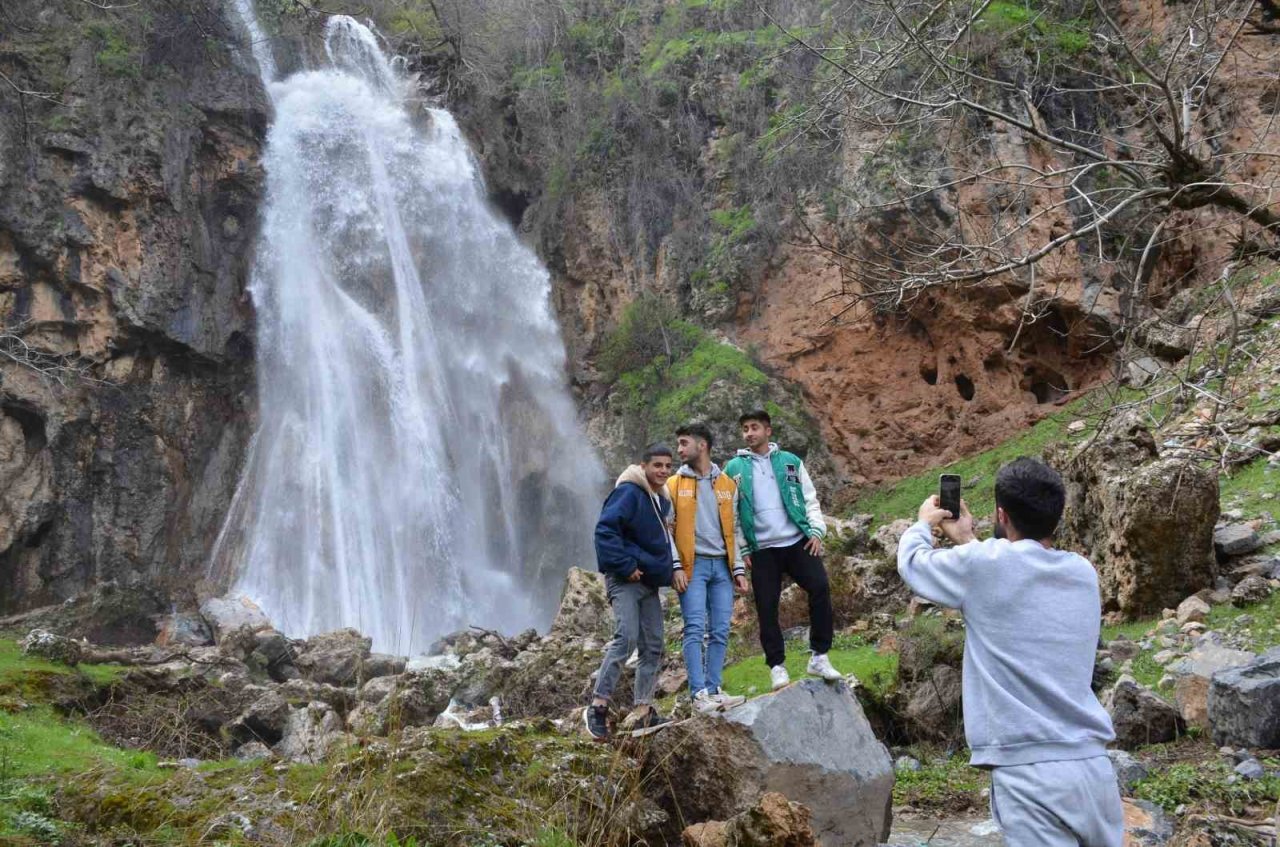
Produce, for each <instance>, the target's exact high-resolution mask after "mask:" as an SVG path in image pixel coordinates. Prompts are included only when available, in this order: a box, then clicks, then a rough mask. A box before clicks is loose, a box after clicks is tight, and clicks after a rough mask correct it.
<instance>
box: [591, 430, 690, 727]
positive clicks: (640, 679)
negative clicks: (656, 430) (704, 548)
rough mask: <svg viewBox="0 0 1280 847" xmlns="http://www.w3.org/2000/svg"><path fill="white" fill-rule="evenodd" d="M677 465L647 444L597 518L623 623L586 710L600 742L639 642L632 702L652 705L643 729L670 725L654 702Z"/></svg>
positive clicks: (601, 560) (602, 563)
mask: <svg viewBox="0 0 1280 847" xmlns="http://www.w3.org/2000/svg"><path fill="white" fill-rule="evenodd" d="M671 468H672V456H671V448H670V447H667V446H665V445H662V444H654V445H651V446H650V447H648V448H647V449H646V450H645V451H644V455H643V456H642V457H641V461H640V464H638V465H631V466H630V467H628V468H627V469H626V470H625V471H623V472H622V475H621V476H619V477H618V481H617V484H616V485H615V487H614V489H613V491H612V492H611V493H610V494H609V496H608V498H607V499H606V500H605V501H604V508H602V509H601V510H600V519H599V520H598V521H597V522H596V564H597V565H598V566H599V568H600V571H601V573H603V574H604V582H605V590H606V591H607V592H608V595H609V605H611V606H612V607H613V614H614V617H615V618H616V620H617V627H616V629H615V630H614V634H613V639H612V640H611V641H610V642H609V644H608V646H607V647H606V648H605V653H604V661H603V662H601V664H600V673H599V674H598V675H597V677H596V687H595V693H594V696H593V697H592V698H591V704H590V705H589V706H587V707H586V708H585V709H583V712H582V719H583V721H584V722H585V723H586V725H587V730H588V731H589V732H590V733H591V736H592V737H593V738H595V739H596V740H598V741H603V740H605V739H606V738H608V737H609V723H608V717H609V698H610V696H611V695H612V694H613V689H614V687H615V686H616V685H617V683H618V677H619V676H620V675H621V674H622V666H623V663H624V662H626V660H627V656H629V655H631V651H632V650H633V649H636V648H637V647H638V648H639V655H640V664H639V666H638V667H637V668H636V679H635V686H634V692H633V693H634V701H635V704H636V706H637V707H641V706H644V707H647V708H646V710H645V713H644V715H643V717H642V718H641V719H640V722H639V727H640V729H641V730H651V729H656V728H658V727H659V726H661V725H662V724H664V723H666V722H667V719H666V718H664V717H662V716H661V715H659V714H658V711H657V709H655V708H654V707H653V692H654V689H655V688H656V687H657V683H658V669H659V667H660V666H661V664H662V651H663V638H662V600H661V599H660V598H659V596H658V589H659V588H661V587H663V586H664V585H670V584H671V574H672V568H673V559H672V553H671V548H672V543H671V532H670V529H669V523H670V520H671V501H670V499H668V495H667V485H666V483H667V478H668V477H670V476H671Z"/></svg>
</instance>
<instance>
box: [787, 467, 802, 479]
mask: <svg viewBox="0 0 1280 847" xmlns="http://www.w3.org/2000/svg"><path fill="white" fill-rule="evenodd" d="M786 469H787V482H791V483H796V484H799V482H800V468H799V467H797V466H796V465H787V466H786Z"/></svg>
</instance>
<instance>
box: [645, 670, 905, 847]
mask: <svg viewBox="0 0 1280 847" xmlns="http://www.w3.org/2000/svg"><path fill="white" fill-rule="evenodd" d="M819 737H820V738H822V740H823V743H821V744H814V743H813V739H814V738H819ZM645 758H646V771H647V772H650V773H657V774H660V775H662V776H661V778H665V779H670V780H673V781H678V784H679V785H681V786H682V788H681V790H680V791H679V792H677V794H676V798H675V799H676V802H677V805H678V809H677V812H678V814H679V815H680V816H683V818H684V819H685V820H728V819H729V818H732V817H733V816H735V815H737V814H738V813H740V812H742V811H743V810H746V809H749V808H751V807H753V806H755V805H756V804H757V803H758V802H759V801H760V798H761V797H762V796H763V795H764V794H766V793H769V792H774V791H777V792H781V793H782V794H784V795H786V796H787V797H790V798H792V799H794V800H795V801H797V802H800V803H803V804H804V805H805V806H807V807H808V808H809V810H810V814H811V816H812V825H813V829H814V830H815V831H817V832H820V833H821V834H822V843H823V844H824V845H826V846H827V847H834V845H846V844H847V845H853V844H879V843H882V842H883V841H884V840H885V839H886V838H887V836H888V834H889V822H890V804H891V803H892V789H893V781H894V776H893V762H892V761H891V760H890V758H889V754H888V752H887V751H886V750H885V748H884V746H883V745H882V744H881V743H880V742H879V741H878V740H877V739H876V737H875V735H874V734H873V732H872V730H871V726H870V724H869V723H868V722H867V719H866V717H865V716H864V715H863V712H862V707H861V706H860V705H859V704H858V701H857V699H856V698H855V697H854V696H853V693H852V691H851V690H850V689H849V687H848V685H846V684H844V683H824V682H821V681H819V680H811V679H806V680H802V681H800V682H797V683H794V684H792V685H790V686H788V687H787V688H784V689H782V690H781V691H778V692H776V693H773V694H767V695H764V696H761V697H757V698H755V699H754V700H749V701H748V702H747V703H745V704H744V705H742V706H739V707H738V708H736V709H733V710H732V711H730V712H726V713H722V714H718V715H696V716H694V717H693V718H691V719H690V720H688V721H685V722H683V723H680V724H676V725H674V726H671V727H669V728H668V729H666V730H664V731H663V732H660V733H658V734H656V735H654V736H653V741H652V742H651V743H650V746H649V748H648V749H647V750H646V754H645Z"/></svg>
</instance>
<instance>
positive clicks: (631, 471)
mask: <svg viewBox="0 0 1280 847" xmlns="http://www.w3.org/2000/svg"><path fill="white" fill-rule="evenodd" d="M624 482H630V483H633V484H635V485H638V486H640V488H641V489H642V490H644V491H647V492H649V494H651V495H653V494H657V495H658V496H659V497H665V498H666V499H668V500H670V499H671V495H670V494H668V493H667V487H666V486H665V485H663V486H661V487H660V488H659V489H658V490H657V491H654V490H653V489H652V488H650V487H649V478H648V477H646V476H645V475H644V468H643V467H641V466H640V465H628V466H627V469H626V470H625V471H623V472H622V473H621V474H619V475H618V480H617V482H615V483H614V484H613V487H614V488H617V487H618V486H619V485H622V483H624Z"/></svg>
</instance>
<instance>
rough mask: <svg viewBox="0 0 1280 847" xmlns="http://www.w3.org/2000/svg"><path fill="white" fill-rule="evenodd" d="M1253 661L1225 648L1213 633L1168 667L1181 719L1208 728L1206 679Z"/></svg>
mask: <svg viewBox="0 0 1280 847" xmlns="http://www.w3.org/2000/svg"><path fill="white" fill-rule="evenodd" d="M1251 661H1253V654H1252V653H1249V652H1246V651H1244V650H1235V649H1232V648H1231V647H1227V646H1226V645H1225V644H1223V643H1222V642H1221V641H1220V638H1219V637H1216V636H1215V634H1214V633H1209V634H1207V635H1206V636H1205V637H1204V638H1202V639H1200V641H1199V643H1198V644H1196V646H1195V647H1194V648H1192V650H1191V652H1190V653H1187V655H1186V656H1184V657H1183V658H1181V659H1179V660H1178V661H1176V662H1174V663H1173V664H1171V665H1169V669H1168V670H1169V674H1170V675H1171V676H1172V677H1173V679H1174V687H1173V699H1174V702H1175V703H1177V704H1178V712H1179V713H1181V715H1182V719H1183V720H1185V721H1186V722H1187V723H1188V724H1189V725H1191V726H1197V727H1201V728H1204V729H1207V728H1208V726H1209V680H1210V679H1212V678H1213V675H1214V674H1215V673H1217V672H1218V671H1224V670H1227V669H1228V668H1238V667H1241V666H1242V665H1247V664H1249V662H1251Z"/></svg>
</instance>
